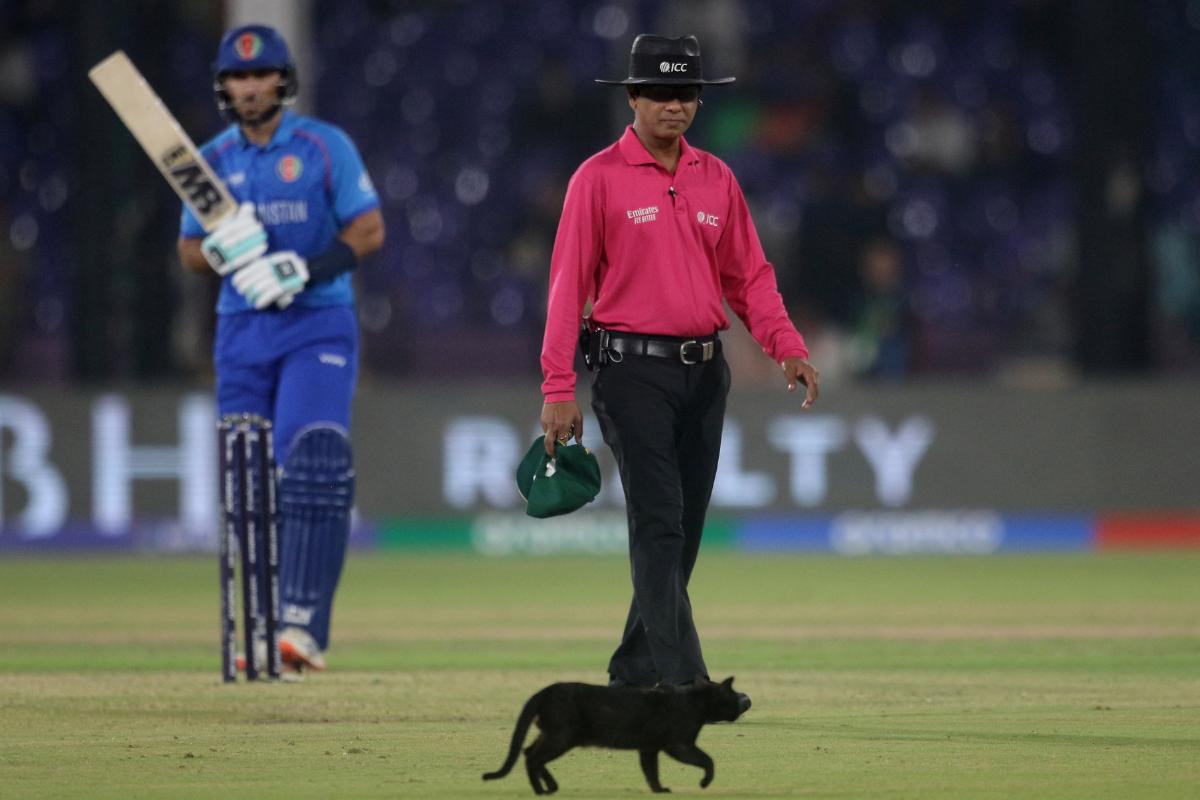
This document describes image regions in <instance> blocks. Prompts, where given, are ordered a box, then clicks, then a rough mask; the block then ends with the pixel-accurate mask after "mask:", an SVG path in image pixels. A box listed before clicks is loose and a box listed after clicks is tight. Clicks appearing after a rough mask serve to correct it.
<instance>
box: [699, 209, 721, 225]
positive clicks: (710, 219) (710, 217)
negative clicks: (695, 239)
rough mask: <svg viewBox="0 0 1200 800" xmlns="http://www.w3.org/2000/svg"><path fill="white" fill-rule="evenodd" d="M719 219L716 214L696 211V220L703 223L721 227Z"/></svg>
mask: <svg viewBox="0 0 1200 800" xmlns="http://www.w3.org/2000/svg"><path fill="white" fill-rule="evenodd" d="M717 221H718V220H717V216H716V215H715V214H705V213H704V212H703V211H697V212H696V222H699V223H700V224H701V225H711V226H713V227H714V228H716V227H719V226H718V225H717Z"/></svg>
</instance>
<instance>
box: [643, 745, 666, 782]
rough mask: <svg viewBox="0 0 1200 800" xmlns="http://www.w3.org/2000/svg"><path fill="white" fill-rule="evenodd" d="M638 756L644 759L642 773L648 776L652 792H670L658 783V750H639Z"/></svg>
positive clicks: (647, 779) (647, 780)
mask: <svg viewBox="0 0 1200 800" xmlns="http://www.w3.org/2000/svg"><path fill="white" fill-rule="evenodd" d="M638 755H639V756H641V759H642V773H643V774H644V775H645V776H646V783H648V784H650V789H651V791H655V792H669V791H671V790H670V789H668V788H667V787H665V786H663V785H662V784H661V783H659V782H658V750H653V749H646V750H639V751H638Z"/></svg>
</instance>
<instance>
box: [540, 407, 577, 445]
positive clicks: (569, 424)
mask: <svg viewBox="0 0 1200 800" xmlns="http://www.w3.org/2000/svg"><path fill="white" fill-rule="evenodd" d="M542 433H544V434H546V436H545V439H546V455H550V456H552V455H554V443H555V442H556V441H557V442H558V443H559V444H566V443H567V442H568V441H570V439H571V437H572V436H574V437H575V441H576V442H577V443H579V444H583V414H581V413H580V412H579V403H577V402H575V401H574V400H564V401H562V402H561V403H546V404H545V405H543V406H542Z"/></svg>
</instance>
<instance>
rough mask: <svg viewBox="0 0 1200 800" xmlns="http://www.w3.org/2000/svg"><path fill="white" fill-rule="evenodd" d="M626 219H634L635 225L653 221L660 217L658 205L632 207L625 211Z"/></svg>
mask: <svg viewBox="0 0 1200 800" xmlns="http://www.w3.org/2000/svg"><path fill="white" fill-rule="evenodd" d="M625 219H631V220H633V224H634V225H641V224H642V223H643V222H653V221H654V220H656V219H658V206H646V207H645V208H631V209H629V210H627V211H626V212H625Z"/></svg>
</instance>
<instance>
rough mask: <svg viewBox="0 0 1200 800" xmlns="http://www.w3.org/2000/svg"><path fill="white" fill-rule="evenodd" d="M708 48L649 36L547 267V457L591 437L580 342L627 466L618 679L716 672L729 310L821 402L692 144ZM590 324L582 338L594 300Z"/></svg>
mask: <svg viewBox="0 0 1200 800" xmlns="http://www.w3.org/2000/svg"><path fill="white" fill-rule="evenodd" d="M733 80H734V79H733V78H717V79H706V78H705V77H704V73H703V70H702V67H701V61H700V44H699V42H698V41H697V40H696V37H694V36H684V37H681V38H677V39H672V38H667V37H663V36H654V35H649V34H642V35H640V36H638V37H637V38H636V39H634V41H633V46H632V49H631V54H630V58H629V77H627V78H625V79H624V80H597V82H598V83H605V84H613V85H622V86H625V87H626V91H627V92H628V95H629V107H630V109H632V111H633V124H632V125H631V126H629V127H628V128H627V129H626V131H625V133H624V135H623V136H622V137H621V138H620V139H619V140H618V141H617V142H615V143H614V144H612V145H611V146H609V147H608V148H606V149H604V150H602V151H600V152H599V153H597V154H596V155H594V156H592V157H591V158H589V159H588V160H587V161H585V162H584V163H583V164H582V165H581V166H580V167H579V169H578V170H577V171H576V172H575V174H574V175H573V176H572V178H571V181H570V183H569V184H568V186H567V194H566V199H565V201H564V204H563V211H562V218H561V219H560V221H559V226H558V233H557V235H556V238H555V242H554V251H553V255H552V258H551V264H550V290H549V302H548V308H547V314H546V330H545V338H544V340H543V344H542V354H541V365H542V372H543V377H544V381H543V383H542V394H543V397H544V399H545V405H544V406H543V407H542V414H541V423H542V430H543V431H544V432H545V434H546V437H545V440H546V447H547V450H548V451H551V450H552V449H553V447H554V443H555V442H556V441H558V442H566V441H567V440H569V438H570V437H571V436H574V437H575V438H576V440H577V441H579V440H581V436H582V433H583V417H582V414H581V413H580V410H579V405H578V403H577V402H576V400H575V371H574V366H573V362H574V359H573V356H574V349H575V345H576V341H577V340H579V341H580V342H581V344H582V345H583V347H584V348H585V359H586V360H587V361H588V365H589V368H591V369H593V370H594V375H593V379H592V407H593V409H594V410H595V413H596V417H597V419H598V420H599V423H600V429H601V432H602V433H603V434H604V441H605V442H607V443H608V445H609V447H611V448H612V451H613V455H614V456H615V458H616V462H617V466H618V469H619V470H620V474H621V483H622V485H623V488H624V491H625V502H626V508H627V512H628V517H629V557H630V564H631V572H632V579H633V602H632V604H631V605H630V609H629V616H628V619H627V621H626V624H625V632H624V636H623V638H622V640H621V643H620V645H619V646H618V647H617V649H616V652H614V653H613V656H612V659H611V661H610V662H609V665H608V673H609V676H610V683H611V684H614V685H635V686H654V685H658V684H663V685H682V684H687V683H691V682H693V681H695V680H697V679H702V678H707V677H708V669H707V667H706V666H705V664H704V657H703V654H702V653H701V648H700V638H699V635H698V634H697V632H696V626H695V623H694V622H693V618H692V607H691V601H690V600H689V598H688V591H687V586H688V581H689V579H690V577H691V574H692V569H693V567H694V566H695V564H696V556H697V554H698V553H699V550H700V538H701V534H702V532H703V528H704V515H705V512H706V510H707V508H708V502H709V497H710V495H711V494H712V486H713V480H714V478H715V476H716V469H717V458H718V455H719V452H720V446H721V428H722V425H723V421H724V416H725V400H726V395H727V394H728V392H729V383H730V379H729V367H728V366H727V365H726V363H725V359H724V357H723V356H722V353H721V340H720V338H719V335H718V334H719V332H720V331H722V330H725V329H726V328H728V327H729V320H728V319H727V318H726V315H725V312H724V309H723V307H722V301H723V300H724V301H727V302H728V303H729V307H730V308H732V309H733V311H734V313H735V314H737V315H738V317H739V318H740V319H741V320H742V322H743V323H744V324H745V325H746V327H747V329H748V330H749V331H750V334H751V335H752V336H753V337H754V339H755V340H756V341H757V342H758V343H759V345H761V346H762V349H763V351H764V352H765V353H766V354H767V355H768V356H769V357H770V358H772V359H774V360H775V361H776V362H777V363H778V364H779V365H780V368H781V370H782V373H783V378H784V380H785V381H786V383H787V388H788V391H794V390H795V388H796V387H797V385H803V386H804V387H805V397H804V401H803V404H802V405H803V407H804V408H808V407H810V406H811V405H812V403H813V402H814V401H815V400H816V399H817V392H818V385H817V381H818V376H817V370H816V369H814V368H813V366H812V365H811V364H809V363H808V361H807V358H808V350H807V348H806V347H805V345H804V339H803V337H801V335H800V334H799V333H798V332H797V330H796V328H795V326H794V325H793V324H792V323H791V321H790V320H789V319H788V317H787V312H786V311H785V309H784V306H783V300H782V298H781V297H780V296H779V292H778V289H777V288H776V281H775V272H774V268H773V267H772V266H771V264H770V263H769V262H768V261H767V259H766V257H765V255H764V254H763V249H762V245H761V244H760V243H759V240H758V234H757V232H756V231H755V229H754V223H753V222H752V221H751V219H750V214H749V210H748V209H747V206H746V200H745V198H744V197H743V195H742V191H741V187H740V186H739V185H738V183H737V180H736V179H735V178H734V176H733V173H732V172H731V171H730V169H729V167H728V166H726V165H725V164H724V163H723V162H722V161H721V160H720V159H718V158H716V157H715V156H713V155H712V154H710V153H707V152H704V151H703V150H699V149H697V148H695V147H692V146H690V145H689V144H688V143H687V140H686V139H684V136H683V134H684V132H685V131H687V129H688V127H689V126H690V125H691V123H692V120H693V119H694V118H695V115H696V111H697V110H698V108H699V107H700V105H701V99H700V98H701V93H702V91H703V88H704V87H705V86H710V85H715V84H725V83H732V82H733ZM589 299H590V300H591V301H592V310H591V314H590V317H589V318H588V319H587V320H585V321H584V322H585V324H584V325H583V326H582V328H581V318H582V313H583V310H584V307H585V304H586V302H587V301H588V300H589Z"/></svg>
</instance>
